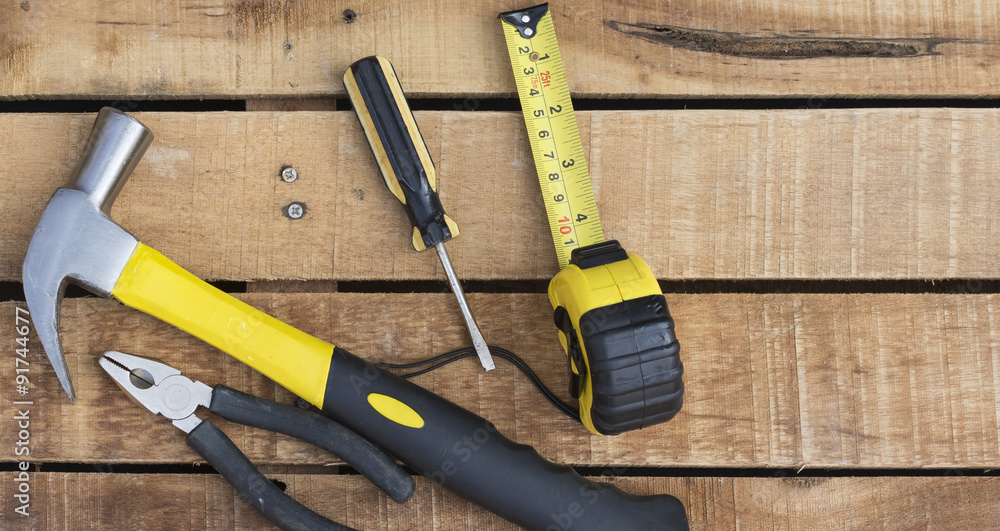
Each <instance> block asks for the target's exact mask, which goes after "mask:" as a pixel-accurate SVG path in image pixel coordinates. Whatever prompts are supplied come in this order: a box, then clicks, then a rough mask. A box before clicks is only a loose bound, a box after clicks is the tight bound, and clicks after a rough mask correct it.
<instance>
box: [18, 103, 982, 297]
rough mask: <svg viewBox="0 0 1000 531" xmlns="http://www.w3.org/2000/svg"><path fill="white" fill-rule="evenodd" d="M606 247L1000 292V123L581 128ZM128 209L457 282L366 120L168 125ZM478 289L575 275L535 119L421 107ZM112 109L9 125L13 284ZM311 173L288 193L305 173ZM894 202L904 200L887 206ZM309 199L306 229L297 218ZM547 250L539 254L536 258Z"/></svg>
mask: <svg viewBox="0 0 1000 531" xmlns="http://www.w3.org/2000/svg"><path fill="white" fill-rule="evenodd" d="M579 118H580V123H581V133H582V135H583V139H584V145H586V146H588V150H589V159H590V167H591V172H592V177H593V182H594V188H595V193H596V197H597V201H598V205H599V208H600V210H601V215H602V219H603V220H604V226H605V233H606V236H607V237H609V238H617V239H619V240H621V241H622V242H623V244H624V245H625V246H626V247H627V248H628V249H631V250H633V251H635V252H638V253H639V254H641V255H642V256H643V257H644V258H645V259H646V260H647V261H648V262H649V263H650V266H651V267H652V268H653V271H655V272H656V274H657V275H658V276H659V277H661V278H665V279H697V278H714V279H734V278H735V279H743V278H804V279H817V278H819V279H827V278H846V279H872V278H916V279H928V278H929V279H934V278H956V277H958V278H998V277H1000V260H997V251H996V246H995V245H993V242H994V241H996V239H997V238H996V236H997V230H996V227H997V226H1000V209H997V208H996V205H997V204H998V202H1000V187H998V186H996V184H995V182H996V179H995V176H996V175H997V173H998V171H1000V151H998V150H996V149H995V148H994V146H996V145H998V144H1000V129H998V128H997V127H995V124H996V122H997V120H998V119H1000V111H997V110H995V109H989V110H978V109H976V110H959V109H895V110H883V109H870V110H818V111H815V110H814V111H809V110H795V111H658V112H586V113H580V116H579ZM141 119H142V120H143V121H144V122H146V123H147V124H148V125H149V126H150V127H151V128H152V130H153V131H154V132H155V134H156V135H157V138H156V140H155V141H154V144H153V146H152V147H151V148H150V150H149V152H148V154H147V155H146V157H145V159H144V160H143V161H142V162H141V163H140V165H139V168H138V169H137V171H136V174H135V176H134V177H132V179H131V180H130V182H129V183H128V184H127V185H126V186H125V188H124V190H123V192H122V194H121V196H120V197H119V199H118V201H117V203H116V205H115V207H114V209H113V210H112V214H113V216H114V217H115V219H117V220H118V221H119V222H120V223H121V224H122V225H123V226H124V227H126V228H128V229H129V230H131V231H132V232H134V233H135V234H136V235H138V236H139V237H140V238H141V239H142V240H143V241H144V242H146V243H147V244H150V245H152V246H153V247H156V248H158V249H159V250H160V251H161V252H163V253H164V254H166V255H167V256H169V257H171V258H172V259H173V260H175V261H176V262H178V263H179V264H181V265H182V266H184V267H186V268H188V269H190V270H191V271H192V272H194V273H195V274H197V275H199V276H201V277H205V278H210V279H230V280H256V279H321V280H356V279H397V280H402V279H433V278H437V279H442V278H443V273H442V271H441V267H440V265H439V264H438V261H437V258H436V257H435V256H433V253H431V254H428V253H415V252H413V251H412V248H411V246H410V243H409V242H410V232H409V225H408V223H407V221H406V217H405V215H404V213H403V210H402V209H401V208H400V207H399V205H398V204H396V203H395V200H394V199H392V198H391V196H390V194H388V193H387V192H386V191H385V189H384V185H383V183H382V181H381V178H380V177H379V174H378V172H377V169H376V167H375V164H374V162H373V159H372V157H371V155H370V151H369V148H368V146H367V143H366V141H365V140H364V137H363V135H362V133H361V130H360V127H358V125H357V123H356V118H355V117H354V115H353V113H351V112H304V111H303V112H288V113H149V114H142V115H141ZM417 119H418V121H419V122H420V126H421V130H422V132H423V134H424V137H425V139H426V141H427V144H428V146H429V147H430V151H431V153H432V156H433V157H434V159H435V161H436V163H437V167H438V173H439V175H440V183H441V184H440V190H441V196H442V200H443V202H444V204H445V205H446V208H447V209H448V211H449V213H450V214H451V215H452V217H454V219H455V220H457V221H458V223H459V225H460V226H461V228H462V234H463V235H462V236H461V237H459V238H457V239H456V240H454V241H453V242H450V243H449V253H450V254H451V255H452V259H453V261H454V263H455V266H456V269H457V271H458V273H459V276H460V277H461V278H464V279H546V278H551V276H552V275H553V274H554V273H555V272H556V260H555V252H554V250H553V248H552V242H551V239H550V237H549V232H548V229H547V225H546V221H545V218H544V209H543V207H542V201H541V200H540V197H539V191H538V184H537V178H536V176H535V175H534V170H533V165H532V162H531V159H530V154H529V150H528V146H527V143H526V142H525V132H524V126H523V123H522V118H521V117H520V116H519V115H518V114H516V113H478V114H476V113H462V112H421V113H417ZM92 120H93V115H3V116H0V142H2V143H3V145H6V146H8V148H9V149H8V153H9V160H8V163H7V164H6V165H4V166H3V168H2V169H0V177H2V178H3V179H4V182H6V183H8V193H6V194H3V196H2V197H0V208H2V211H3V212H4V213H5V215H6V217H5V221H3V222H2V223H3V225H2V227H3V230H0V279H3V280H17V279H20V265H21V262H22V260H23V256H24V252H25V249H26V248H27V243H28V241H29V239H30V237H31V234H32V231H33V228H34V226H35V224H36V222H37V219H38V216H39V215H40V212H41V205H43V204H44V202H45V201H46V199H47V198H48V197H49V195H50V194H51V193H52V191H53V190H54V189H55V188H56V187H58V186H60V185H62V184H63V183H64V182H65V181H66V179H67V175H68V173H69V172H70V170H69V168H72V167H73V166H74V163H75V161H76V159H77V158H78V157H79V153H80V150H81V149H82V147H83V143H84V141H85V139H86V135H87V133H88V131H89V128H90V126H91V124H92ZM286 164H287V165H292V166H293V167H295V168H296V169H297V170H298V173H299V175H300V177H299V179H298V180H296V181H295V182H292V183H286V182H283V181H281V180H280V179H279V178H278V172H279V171H280V169H281V168H282V167H283V166H285V165H286ZM886 198H892V200H891V201H886ZM292 202H301V203H304V204H305V205H306V209H307V210H306V215H305V216H303V217H302V218H300V219H295V220H293V219H289V218H288V217H286V216H284V215H283V214H282V209H283V208H284V207H286V206H287V205H289V204H290V203H292ZM526 257H534V259H526Z"/></svg>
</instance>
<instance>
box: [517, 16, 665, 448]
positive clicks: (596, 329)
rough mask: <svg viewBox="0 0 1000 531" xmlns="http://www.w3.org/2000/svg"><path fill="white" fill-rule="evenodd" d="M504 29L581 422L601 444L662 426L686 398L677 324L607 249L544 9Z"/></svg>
mask: <svg viewBox="0 0 1000 531" xmlns="http://www.w3.org/2000/svg"><path fill="white" fill-rule="evenodd" d="M500 19H501V21H502V22H503V30H504V37H505V38H506V40H507V51H508V55H509V56H510V62H511V66H512V67H513V71H514V80H515V83H516V84H517V92H518V96H519V97H520V100H521V110H522V112H523V114H524V122H525V125H526V126H527V129H528V140H529V142H530V144H531V152H532V155H533V156H534V160H535V169H536V171H537V172H538V182H539V184H540V185H541V190H542V198H543V200H544V203H545V212H546V215H547V217H548V220H549V228H550V229H551V232H552V241H553V242H554V243H555V247H556V256H557V258H558V259H559V267H560V268H561V270H560V272H559V273H558V274H557V275H556V276H555V277H554V278H553V279H552V281H551V282H550V283H549V290H548V291H549V302H551V303H552V308H553V311H554V318H555V322H556V327H557V328H558V329H559V341H560V343H562V346H563V349H564V350H565V351H566V354H567V356H568V358H569V365H570V376H571V378H570V394H571V395H572V396H573V397H574V398H577V399H578V400H579V403H580V405H579V409H580V420H581V422H582V423H583V424H584V426H586V427H587V429H589V430H590V431H591V432H593V433H597V434H601V435H614V434H618V433H622V432H625V431H629V430H634V429H639V428H642V427H646V426H651V425H653V424H658V423H661V422H666V421H667V420H670V419H671V418H673V417H674V415H676V414H677V412H679V411H680V408H681V404H682V397H683V393H684V384H683V381H682V379H681V376H682V375H683V372H684V368H683V365H682V364H681V361H680V345H679V344H678V342H677V339H676V337H675V336H674V322H673V319H672V318H671V317H670V312H669V310H668V308H667V302H666V299H665V298H664V297H663V294H662V293H661V291H660V286H659V283H658V282H657V281H656V277H655V276H654V275H653V273H652V271H651V270H650V269H649V266H648V265H647V264H646V262H644V261H643V260H642V258H640V257H639V256H638V255H635V254H632V253H626V252H625V250H624V249H623V248H622V246H621V245H620V244H619V243H618V242H617V241H605V240H604V232H603V230H602V229H601V220H600V217H599V216H598V212H597V202H596V201H595V200H594V192H593V190H592V188H591V184H590V174H589V172H588V170H587V161H586V159H585V157H584V151H583V142H581V140H580V133H579V130H578V129H577V125H576V116H575V114H574V111H573V102H572V100H571V99H570V93H569V85H568V84H567V81H566V76H565V73H564V71H563V64H562V56H561V55H560V53H559V44H558V43H557V41H556V33H555V29H554V27H553V24H552V15H551V13H550V12H549V8H548V4H542V5H539V6H535V7H532V8H529V9H525V10H520V11H510V12H506V13H501V14H500Z"/></svg>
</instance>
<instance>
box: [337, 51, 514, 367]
mask: <svg viewBox="0 0 1000 531" xmlns="http://www.w3.org/2000/svg"><path fill="white" fill-rule="evenodd" d="M344 87H345V88H346V89H347V95H348V97H349V98H350V99H351V105H352V106H353V107H354V112H355V113H357V115H358V120H359V121H360V122H361V127H362V129H364V131H365V136H367V137H368V144H369V145H370V146H371V148H372V153H374V155H375V160H376V161H377V162H378V166H379V169H381V171H382V178H383V179H385V185H386V186H387V187H388V188H389V191H390V192H392V195H394V196H396V199H399V201H400V202H401V203H403V208H404V209H405V210H406V214H407V216H409V218H410V223H411V224H412V225H413V248H414V249H416V250H417V251H423V250H424V249H427V248H428V247H432V246H433V247H434V248H435V249H437V253H438V257H439V258H441V265H443V266H444V272H445V274H446V275H447V276H448V283H449V284H451V290H452V291H453V292H454V293H455V297H456V298H457V299H458V305H459V307H461V309H462V316H463V317H464V318H465V324H466V326H468V327H469V334H470V335H471V336H472V346H473V347H475V349H476V354H478V355H479V361H480V363H482V364H483V368H484V369H486V370H487V371H490V370H493V369H494V368H495V365H494V364H493V357H492V356H491V355H490V349H489V347H488V346H487V345H486V340H485V339H483V334H482V333H481V332H480V331H479V327H478V326H476V320H475V319H474V318H473V317H472V312H471V311H470V310H469V303H468V302H467V301H466V300H465V292H464V291H463V290H462V285H461V284H459V282H458V278H457V277H456V276H455V269H454V268H453V267H452V265H451V260H450V259H449V258H448V252H447V251H446V250H445V248H444V242H446V241H448V240H450V239H452V238H454V237H455V236H458V225H457V224H456V223H455V221H454V220H452V219H451V218H450V217H448V215H447V214H445V212H444V207H443V206H442V205H441V200H440V199H439V198H438V194H437V185H436V172H435V170H434V162H433V161H432V160H431V155H430V153H429V152H428V151H427V145H426V144H425V143H424V139H423V137H421V136H420V129H418V128H417V122H416V121H415V120H414V119H413V113H412V112H410V106H409V105H408V104H407V103H406V97H405V96H404V95H403V88H402V87H401V86H400V84H399V80H398V79H397V78H396V71H395V70H394V69H393V68H392V64H391V63H389V61H388V60H387V59H386V58H384V57H379V56H371V57H365V58H364V59H361V60H359V61H357V62H355V63H354V64H352V65H351V66H350V67H348V69H347V72H346V73H345V74H344Z"/></svg>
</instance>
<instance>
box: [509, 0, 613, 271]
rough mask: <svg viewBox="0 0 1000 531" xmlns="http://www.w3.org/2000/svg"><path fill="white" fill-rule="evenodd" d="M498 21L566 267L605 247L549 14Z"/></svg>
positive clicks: (543, 10)
mask: <svg viewBox="0 0 1000 531" xmlns="http://www.w3.org/2000/svg"><path fill="white" fill-rule="evenodd" d="M501 20H502V21H503V30H504V37H505V38H506V39H507V52H508V54H509V55H510V62H511V66H513V68H514V80H515V82H516V83H517V93H518V96H520V99H521V111H522V112H523V113H524V123H525V124H526V125H527V127H528V141H529V142H530V143H531V153H532V155H533V156H534V159H535V169H536V170H537V172H538V182H539V184H540V185H541V187H542V198H543V200H544V201H545V212H546V215H547V217H548V219H549V228H550V229H551V231H552V241H553V243H555V246H556V257H557V258H558V259H559V267H560V268H562V267H566V265H567V264H569V259H570V254H571V253H572V252H573V249H575V248H577V247H584V246H587V245H591V244H595V243H600V242H603V241H604V232H603V231H602V230H601V220H600V218H599V217H598V215H597V202H596V201H595V200H594V192H593V190H592V189H591V186H590V174H589V173H588V171H587V161H586V159H585V158H584V151H583V143H582V142H581V141H580V131H579V130H578V129H577V126H576V115H575V114H574V112H573V102H572V100H571V99H570V95H569V85H568V84H567V83H566V75H565V73H564V71H563V63H562V56H561V55H560V54H559V44H558V43H557V42H556V32H555V29H554V28H553V26H552V15H551V14H550V13H549V11H548V6H547V5H542V6H537V7H534V8H531V9H527V10H524V11H517V12H511V13H504V14H503V15H501Z"/></svg>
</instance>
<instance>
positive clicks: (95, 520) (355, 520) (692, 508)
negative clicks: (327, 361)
mask: <svg viewBox="0 0 1000 531" xmlns="http://www.w3.org/2000/svg"><path fill="white" fill-rule="evenodd" d="M271 477H273V478H274V479H277V480H279V481H281V482H283V483H284V484H286V485H287V491H286V492H288V493H289V494H290V495H292V496H293V497H294V498H295V499H297V500H299V501H300V502H302V503H303V504H304V505H306V506H308V507H310V508H312V509H314V510H315V511H317V512H319V513H320V514H323V515H324V516H327V517H329V518H332V519H334V520H337V521H339V522H340V523H343V524H345V525H348V526H351V527H354V528H358V529H367V530H373V531H374V530H385V531H390V530H420V531H424V530H426V531H431V530H433V531H451V530H456V529H484V530H497V531H499V530H514V529H518V528H517V527H516V526H514V525H512V524H510V523H508V522H505V521H504V520H502V519H501V518H500V517H498V516H496V515H493V514H490V513H488V512H486V511H483V510H482V509H479V508H478V507H475V506H473V505H470V504H469V503H467V502H465V501H464V500H462V499H461V498H459V497H458V496H456V495H455V494H453V493H451V492H448V491H446V490H444V489H442V488H439V487H436V486H434V485H432V484H431V483H430V482H429V481H427V480H424V479H422V478H418V480H417V493H416V495H415V496H414V498H413V499H411V500H410V501H409V502H407V503H405V504H402V505H400V504H397V503H395V502H393V501H392V500H390V499H388V498H387V497H386V496H385V495H383V494H382V493H381V492H379V491H378V490H377V489H376V488H375V487H373V486H372V485H371V484H370V483H368V482H367V481H366V480H365V479H363V478H360V477H358V476H336V475H292V474H278V475H273V476H271ZM13 478H14V474H13V473H10V472H4V473H0V481H2V482H3V485H5V494H6V493H7V492H9V490H10V485H13ZM601 479H603V480H605V481H610V482H612V483H613V484H615V485H617V486H619V487H621V488H623V489H626V490H628V491H630V492H636V493H643V494H663V493H669V494H672V495H674V496H676V497H678V498H679V499H680V500H681V501H682V502H683V503H684V504H685V506H686V507H687V511H688V518H689V520H690V523H691V529H692V530H694V531H699V530H712V531H715V530H727V529H732V530H742V529H802V530H810V529H858V530H862V529H907V530H917V529H926V530H933V529H953V530H966V529H968V530H973V529H975V530H985V529H995V528H996V527H997V526H1000V516H998V515H997V511H996V499H997V496H998V495H1000V478H972V477H941V478H925V477H871V478H795V477H786V478H726V477H722V478H714V477H699V478H630V477H612V478H607V477H604V478H601ZM31 482H32V483H31V485H32V488H33V489H35V490H34V496H35V498H34V499H35V500H37V501H36V502H35V504H33V505H32V506H31V507H30V509H29V510H30V513H31V516H29V517H27V518H23V517H16V518H15V517H7V518H3V523H4V524H5V529H9V530H11V531H15V530H22V529H23V530H28V529H62V528H64V527H66V526H69V527H71V528H72V529H78V530H86V529H94V530H102V529H174V530H178V531H186V530H202V529H204V530H213V531H214V530H223V529H273V527H272V526H270V524H269V523H268V522H267V520H265V519H264V517H262V516H261V515H259V514H258V513H256V512H255V511H254V510H253V509H251V508H250V507H249V506H248V505H247V504H246V503H244V502H243V501H242V500H240V499H239V498H238V497H237V495H236V494H234V493H233V491H232V490H231V488H230V487H229V485H228V484H226V482H225V480H223V479H222V478H221V477H219V476H217V475H205V474H196V475H173V474H142V475H134V474H108V473H98V472H92V473H72V474H70V473H67V474H64V473H35V474H33V475H32V479H31ZM120 500H128V503H118V501H120ZM11 505H12V498H11V497H10V496H8V495H5V496H3V497H2V498H0V512H2V514H4V515H7V514H10V513H11V510H10V509H11ZM553 523H554V525H556V522H553ZM556 529H558V527H557V528H556Z"/></svg>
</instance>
